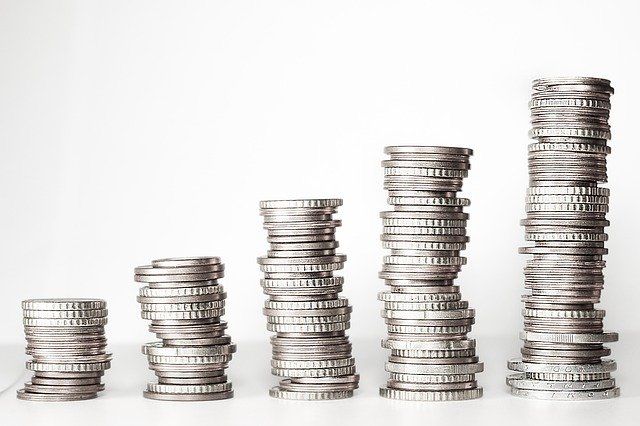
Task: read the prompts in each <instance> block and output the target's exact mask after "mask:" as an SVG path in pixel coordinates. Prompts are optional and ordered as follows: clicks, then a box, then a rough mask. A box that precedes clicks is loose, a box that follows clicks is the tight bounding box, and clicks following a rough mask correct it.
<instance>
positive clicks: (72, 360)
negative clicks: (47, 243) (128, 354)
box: [18, 299, 112, 402]
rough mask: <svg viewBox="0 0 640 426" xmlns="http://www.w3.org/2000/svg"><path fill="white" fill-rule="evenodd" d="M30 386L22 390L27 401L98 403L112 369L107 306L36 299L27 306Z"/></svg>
mask: <svg viewBox="0 0 640 426" xmlns="http://www.w3.org/2000/svg"><path fill="white" fill-rule="evenodd" d="M22 312H23V316H24V321H23V322H24V332H25V337H26V340H27V348H26V353H27V355H30V356H31V358H32V359H31V360H30V361H27V369H28V370H31V371H33V372H34V375H33V377H32V378H31V382H29V383H26V384H25V387H24V389H20V390H19V391H18V398H19V399H24V400H28V401H52V402H62V401H79V400H85V399H93V398H95V397H97V396H98V392H100V391H102V390H104V384H103V383H101V378H102V376H103V375H104V372H105V370H107V369H108V368H110V367H111V358H112V356H111V354H109V353H107V352H106V347H107V339H106V337H105V334H104V326H105V324H106V323H107V304H106V302H105V301H104V300H99V299H31V300H25V301H23V302H22Z"/></svg>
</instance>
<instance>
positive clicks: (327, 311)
mask: <svg viewBox="0 0 640 426" xmlns="http://www.w3.org/2000/svg"><path fill="white" fill-rule="evenodd" d="M341 205H342V200H341V199H316V200H276V201H262V202H260V214H261V215H262V216H263V217H264V228H265V229H266V230H267V233H268V237H267V241H268V242H269V244H270V250H269V251H268V252H267V256H265V257H260V258H258V264H260V270H261V271H262V272H263V273H264V279H262V280H261V285H262V288H263V289H264V293H265V294H267V295H268V296H269V298H268V300H267V301H266V302H265V307H264V314H265V316H266V317H267V329H268V330H269V331H272V332H275V333H276V334H275V336H272V337H271V345H272V350H273V356H272V360H271V367H272V368H271V372H272V374H274V375H275V376H279V377H283V379H282V380H281V381H280V384H279V386H276V387H273V388H272V389H270V390H269V395H271V396H272V397H275V398H282V399H293V400H329V399H342V398H349V397H351V396H353V391H354V389H356V388H357V387H358V381H359V376H358V375H357V374H356V366H355V359H354V358H353V357H352V355H351V343H350V342H349V338H348V337H347V335H346V330H347V329H348V328H349V320H350V317H351V306H349V301H348V300H347V299H346V298H344V297H339V294H340V292H341V291H342V285H343V283H344V278H343V277H338V276H334V275H333V273H334V271H337V270H339V269H342V268H343V265H344V262H345V261H346V256H345V255H342V254H336V252H335V251H336V248H337V247H338V242H337V241H336V239H335V230H336V228H337V227H338V226H340V225H341V222H340V221H339V220H336V219H334V218H333V214H334V213H335V212H336V209H337V208H338V207H339V206H341Z"/></svg>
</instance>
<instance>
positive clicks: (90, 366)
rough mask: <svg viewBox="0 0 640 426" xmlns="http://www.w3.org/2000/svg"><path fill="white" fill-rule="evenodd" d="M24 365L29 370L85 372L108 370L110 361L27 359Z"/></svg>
mask: <svg viewBox="0 0 640 426" xmlns="http://www.w3.org/2000/svg"><path fill="white" fill-rule="evenodd" d="M26 366H27V370H31V371H45V372H49V371H50V372H69V373H85V372H95V371H103V370H108V369H109V368H110V367H111V362H110V361H104V362H91V363H81V362H75V363H44V362H35V361H27V363H26Z"/></svg>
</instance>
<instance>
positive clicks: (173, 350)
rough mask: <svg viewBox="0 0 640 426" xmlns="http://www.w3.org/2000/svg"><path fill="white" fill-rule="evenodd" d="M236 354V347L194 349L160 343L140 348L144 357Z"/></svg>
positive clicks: (148, 344)
mask: <svg viewBox="0 0 640 426" xmlns="http://www.w3.org/2000/svg"><path fill="white" fill-rule="evenodd" d="M235 352H236V345H234V344H230V345H216V346H195V347H167V346H164V345H163V343H161V342H153V343H147V344H145V345H143V346H142V353H143V354H144V355H152V356H156V355H157V356H177V357H181V356H187V357H194V356H196V357H197V356H202V357H208V356H216V355H228V354H232V353H235Z"/></svg>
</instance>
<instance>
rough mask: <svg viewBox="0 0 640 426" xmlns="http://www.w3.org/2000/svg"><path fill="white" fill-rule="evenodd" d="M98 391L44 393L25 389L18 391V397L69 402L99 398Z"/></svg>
mask: <svg viewBox="0 0 640 426" xmlns="http://www.w3.org/2000/svg"><path fill="white" fill-rule="evenodd" d="M97 396H98V394H97V393H89V394H44V393H33V392H27V391H26V390H25V389H20V390H18V391H17V397H18V399H21V400H24V401H40V402H67V401H83V400H87V399H93V398H97Z"/></svg>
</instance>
